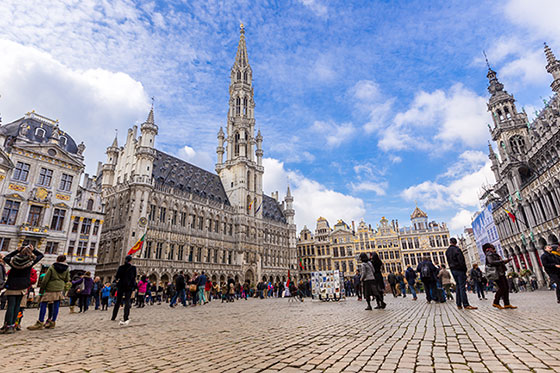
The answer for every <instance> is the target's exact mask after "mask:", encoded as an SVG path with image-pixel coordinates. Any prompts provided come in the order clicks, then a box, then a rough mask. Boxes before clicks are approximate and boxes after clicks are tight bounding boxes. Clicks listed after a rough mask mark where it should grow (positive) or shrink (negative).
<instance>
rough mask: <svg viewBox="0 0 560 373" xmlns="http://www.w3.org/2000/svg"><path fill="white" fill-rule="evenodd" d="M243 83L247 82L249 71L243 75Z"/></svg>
mask: <svg viewBox="0 0 560 373" xmlns="http://www.w3.org/2000/svg"><path fill="white" fill-rule="evenodd" d="M243 81H244V82H246V81H247V71H245V72H244V73H243Z"/></svg>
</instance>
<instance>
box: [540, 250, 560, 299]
mask: <svg viewBox="0 0 560 373" xmlns="http://www.w3.org/2000/svg"><path fill="white" fill-rule="evenodd" d="M541 262H542V265H543V267H544V270H545V272H546V274H547V275H548V277H550V282H551V283H554V284H556V301H557V302H558V303H560V252H558V245H556V244H554V245H551V246H545V247H544V253H543V254H542V255H541Z"/></svg>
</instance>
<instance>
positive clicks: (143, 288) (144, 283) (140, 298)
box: [136, 275, 149, 308]
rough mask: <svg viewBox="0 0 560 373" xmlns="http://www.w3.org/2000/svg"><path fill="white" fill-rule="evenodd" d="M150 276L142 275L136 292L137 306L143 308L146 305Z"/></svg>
mask: <svg viewBox="0 0 560 373" xmlns="http://www.w3.org/2000/svg"><path fill="white" fill-rule="evenodd" d="M148 285H149V284H148V278H147V277H146V275H142V276H141V277H140V281H138V292H137V294H136V307H137V308H142V307H144V306H145V299H146V298H145V297H146V292H147V290H148Z"/></svg>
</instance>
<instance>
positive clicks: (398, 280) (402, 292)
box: [397, 272, 406, 298]
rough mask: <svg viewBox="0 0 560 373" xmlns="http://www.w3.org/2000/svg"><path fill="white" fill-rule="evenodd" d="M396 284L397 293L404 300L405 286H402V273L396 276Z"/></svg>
mask: <svg viewBox="0 0 560 373" xmlns="http://www.w3.org/2000/svg"><path fill="white" fill-rule="evenodd" d="M397 283H398V284H399V291H400V292H401V295H402V296H403V298H406V286H405V284H404V276H403V274H402V272H399V273H398V274H397Z"/></svg>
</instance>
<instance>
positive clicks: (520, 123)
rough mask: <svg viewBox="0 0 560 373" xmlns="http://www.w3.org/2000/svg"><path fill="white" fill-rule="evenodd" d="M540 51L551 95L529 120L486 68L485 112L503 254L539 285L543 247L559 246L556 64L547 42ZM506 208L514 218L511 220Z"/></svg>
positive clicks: (559, 86) (559, 80)
mask: <svg viewBox="0 0 560 373" xmlns="http://www.w3.org/2000/svg"><path fill="white" fill-rule="evenodd" d="M544 51H545V56H546V60H547V65H546V70H547V71H548V72H549V73H550V74H551V75H552V78H553V82H552V84H551V88H552V90H553V92H554V95H553V97H552V98H551V99H550V100H549V101H548V102H547V101H546V100H544V101H545V102H544V107H543V108H542V109H541V110H540V112H538V113H536V114H537V115H536V118H535V119H534V120H533V121H531V122H529V120H528V118H527V114H526V113H525V111H524V110H523V111H522V112H519V111H518V110H517V108H516V106H515V102H516V101H515V98H514V97H513V95H511V94H509V93H508V92H507V91H506V90H504V86H503V84H502V83H500V82H499V80H498V78H497V76H496V72H495V71H494V70H492V69H491V68H490V67H489V68H488V75H487V76H488V80H489V86H488V91H489V92H490V99H489V101H488V111H490V112H491V113H492V117H493V122H494V123H493V126H490V125H489V126H488V127H489V130H490V134H491V135H492V140H493V141H495V142H496V143H497V144H498V154H496V153H495V152H494V149H493V148H492V145H491V144H489V151H490V155H489V157H490V160H491V161H492V171H493V172H494V175H495V178H496V184H495V185H494V186H493V188H492V190H489V191H488V192H487V193H485V195H484V197H485V199H486V202H487V204H492V207H493V211H492V215H493V218H494V222H495V224H496V227H497V229H498V234H499V236H500V242H501V244H502V248H503V250H504V254H505V255H506V256H507V257H511V258H513V259H514V260H513V261H512V262H511V266H513V267H512V269H515V270H516V271H520V270H522V269H526V268H528V269H531V270H532V271H533V273H534V274H535V275H536V277H537V279H538V281H539V282H540V283H543V281H544V275H543V274H544V271H543V269H542V266H541V263H540V255H541V254H542V248H543V247H544V245H546V244H547V243H548V244H550V243H557V242H558V235H559V233H560V231H559V230H558V227H559V225H560V193H559V192H558V188H559V186H560V162H558V160H559V154H558V151H559V149H560V131H559V129H560V98H559V95H558V93H559V91H560V62H559V61H558V60H557V59H556V57H555V56H554V54H553V53H552V51H551V49H550V48H549V47H548V46H547V45H546V44H545V47H544ZM506 210H507V211H510V212H512V213H513V214H515V216H516V220H515V222H513V221H512V219H510V217H509V216H508V214H507V212H506Z"/></svg>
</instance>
